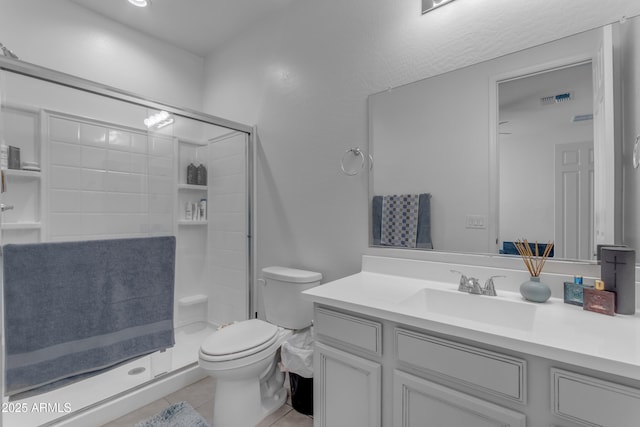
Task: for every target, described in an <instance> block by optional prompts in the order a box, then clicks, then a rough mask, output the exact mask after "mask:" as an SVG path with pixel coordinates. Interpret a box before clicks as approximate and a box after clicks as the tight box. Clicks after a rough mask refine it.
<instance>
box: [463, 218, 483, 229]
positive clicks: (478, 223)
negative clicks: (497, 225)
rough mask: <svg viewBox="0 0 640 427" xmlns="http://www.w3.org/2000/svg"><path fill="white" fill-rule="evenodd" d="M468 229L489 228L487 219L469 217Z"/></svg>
mask: <svg viewBox="0 0 640 427" xmlns="http://www.w3.org/2000/svg"><path fill="white" fill-rule="evenodd" d="M466 228H476V229H482V228H487V217H486V216H485V215H467V225H466Z"/></svg>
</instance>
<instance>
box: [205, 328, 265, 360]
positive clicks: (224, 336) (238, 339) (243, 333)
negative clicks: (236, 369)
mask: <svg viewBox="0 0 640 427" xmlns="http://www.w3.org/2000/svg"><path fill="white" fill-rule="evenodd" d="M277 332H278V327H277V326H276V325H273V324H271V323H267V322H265V321H263V320H260V319H250V320H244V321H242V322H238V323H233V324H231V325H229V326H225V327H224V328H222V329H219V330H218V331H216V332H214V333H213V334H211V335H210V336H209V337H208V338H207V339H205V340H204V342H203V343H202V346H201V347H200V351H202V352H203V353H204V354H207V355H210V356H224V355H232V354H234V353H244V354H243V356H246V355H248V354H247V353H249V354H253V353H257V352H258V351H260V350H262V349H263V348H266V347H268V346H269V345H271V344H272V343H273V342H274V341H275V340H276V334H277ZM248 350H253V351H248Z"/></svg>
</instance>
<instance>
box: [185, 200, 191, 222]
mask: <svg viewBox="0 0 640 427" xmlns="http://www.w3.org/2000/svg"><path fill="white" fill-rule="evenodd" d="M192 218H193V212H192V211H191V202H187V203H185V206H184V219H186V220H187V221H191V219H192Z"/></svg>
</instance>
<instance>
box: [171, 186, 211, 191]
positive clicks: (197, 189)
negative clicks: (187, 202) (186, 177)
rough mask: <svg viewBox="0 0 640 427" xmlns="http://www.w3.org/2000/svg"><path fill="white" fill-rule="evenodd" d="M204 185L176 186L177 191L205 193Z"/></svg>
mask: <svg viewBox="0 0 640 427" xmlns="http://www.w3.org/2000/svg"><path fill="white" fill-rule="evenodd" d="M207 189H208V187H207V186H206V185H193V184H178V190H194V191H207Z"/></svg>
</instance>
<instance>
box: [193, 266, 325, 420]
mask: <svg viewBox="0 0 640 427" xmlns="http://www.w3.org/2000/svg"><path fill="white" fill-rule="evenodd" d="M262 277H263V279H264V287H263V289H262V295H263V302H264V311H265V317H266V321H264V320H260V319H249V320H243V321H241V322H236V323H233V324H231V325H229V326H225V327H223V328H221V329H219V330H217V331H216V332H214V333H213V334H211V335H209V336H208V337H207V338H206V339H205V340H204V342H203V343H202V345H201V347H200V352H199V357H198V364H199V365H200V367H201V368H202V369H203V370H204V371H205V372H206V373H207V374H208V375H210V376H211V377H213V378H214V379H215V395H214V399H213V402H214V409H213V427H236V426H237V427H247V426H253V425H255V424H257V423H259V422H260V421H261V420H262V419H263V418H264V417H266V416H267V415H269V414H271V413H273V412H274V411H276V410H277V409H278V408H280V407H281V406H282V405H283V404H284V402H285V401H286V399H287V392H286V389H285V387H284V374H283V373H282V372H280V369H279V368H278V362H279V360H280V353H279V351H278V350H279V349H280V346H281V344H282V343H283V342H284V341H285V340H286V339H287V338H288V337H289V336H291V334H292V333H293V331H294V330H297V329H304V328H306V327H308V326H311V322H312V319H313V304H312V303H311V302H309V301H306V300H304V299H302V295H301V293H302V292H303V291H305V290H307V289H310V288H313V287H314V286H318V285H319V284H320V281H321V280H322V274H320V273H315V272H312V271H305V270H297V269H292V268H286V267H267V268H264V269H263V270H262Z"/></svg>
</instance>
